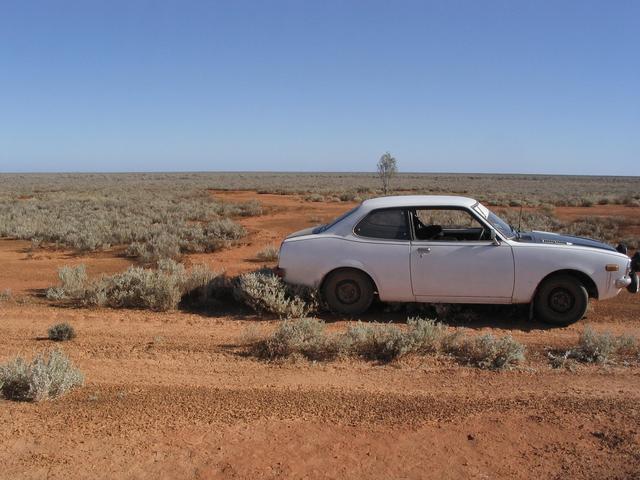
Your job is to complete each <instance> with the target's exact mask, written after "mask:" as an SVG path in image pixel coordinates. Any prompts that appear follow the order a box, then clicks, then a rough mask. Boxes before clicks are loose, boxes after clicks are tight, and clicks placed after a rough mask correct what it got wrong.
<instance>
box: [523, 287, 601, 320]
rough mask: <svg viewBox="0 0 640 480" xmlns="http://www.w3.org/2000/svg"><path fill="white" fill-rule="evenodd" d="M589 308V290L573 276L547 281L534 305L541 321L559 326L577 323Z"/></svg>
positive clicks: (539, 290)
mask: <svg viewBox="0 0 640 480" xmlns="http://www.w3.org/2000/svg"><path fill="white" fill-rule="evenodd" d="M588 306H589V294H588V293H587V289H586V288H585V287H584V285H583V284H582V283H581V282H580V280H578V279H577V278H575V277H573V276H571V275H554V276H553V277H550V278H548V279H546V280H545V281H544V282H543V283H542V284H541V285H540V287H539V288H538V293H537V294H536V298H535V301H534V305H533V307H534V310H535V312H536V317H537V318H538V319H539V320H541V321H543V322H545V323H550V324H552V325H557V326H566V325H570V324H572V323H574V322H577V321H578V320H580V319H581V318H582V317H583V316H584V314H585V313H586V312H587V307H588Z"/></svg>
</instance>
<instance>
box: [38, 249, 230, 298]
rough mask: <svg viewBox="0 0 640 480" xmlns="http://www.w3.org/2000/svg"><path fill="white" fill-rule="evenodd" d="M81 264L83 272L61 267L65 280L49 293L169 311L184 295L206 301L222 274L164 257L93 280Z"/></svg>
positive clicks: (62, 276) (56, 295)
mask: <svg viewBox="0 0 640 480" xmlns="http://www.w3.org/2000/svg"><path fill="white" fill-rule="evenodd" d="M81 267H82V269H80V270H79V271H78V272H80V273H81V274H82V275H80V274H79V273H78V272H75V274H73V275H71V274H69V271H70V270H69V269H68V267H64V268H63V269H61V272H65V273H64V275H63V274H62V273H61V275H60V278H61V280H62V284H61V286H59V287H53V288H50V289H49V291H48V293H47V297H48V298H50V299H53V300H69V301H75V302H77V303H80V304H82V305H89V306H107V307H112V308H142V309H150V310H156V311H167V310H171V309H174V308H176V307H177V306H178V304H179V303H180V301H181V300H182V298H183V297H185V296H189V297H190V299H191V300H192V301H196V302H202V301H204V300H205V299H206V298H207V297H208V296H210V295H211V293H212V292H211V290H212V288H213V285H214V283H215V282H214V280H215V279H216V278H217V277H219V276H220V274H219V273H216V272H212V271H211V270H209V269H208V268H207V267H205V266H202V265H200V266H195V267H194V268H192V269H191V270H190V271H187V270H186V269H185V267H184V265H182V264H181V263H177V262H175V261H173V260H168V259H163V260H160V261H159V262H158V268H157V269H147V268H142V267H135V266H132V267H129V268H128V269H127V270H126V271H124V272H122V273H117V274H115V275H111V276H104V277H101V278H99V279H97V280H94V281H91V282H90V281H88V280H87V277H86V274H85V273H84V267H83V266H81ZM78 268H79V267H78Z"/></svg>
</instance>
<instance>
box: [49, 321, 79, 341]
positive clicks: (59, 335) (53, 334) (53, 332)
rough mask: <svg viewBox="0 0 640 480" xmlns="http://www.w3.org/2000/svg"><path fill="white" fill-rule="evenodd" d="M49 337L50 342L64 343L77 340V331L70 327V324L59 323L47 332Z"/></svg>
mask: <svg viewBox="0 0 640 480" xmlns="http://www.w3.org/2000/svg"><path fill="white" fill-rule="evenodd" d="M47 336H48V337H49V340H53V341H55V342H64V341H66V340H72V339H74V338H76V331H75V329H74V328H73V327H72V326H71V325H69V324H68V323H66V322H64V323H57V324H55V325H52V326H51V327H49V330H47Z"/></svg>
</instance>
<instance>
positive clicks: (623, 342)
mask: <svg viewBox="0 0 640 480" xmlns="http://www.w3.org/2000/svg"><path fill="white" fill-rule="evenodd" d="M548 357H549V361H550V363H551V366H553V367H554V368H572V367H573V366H574V364H575V363H576V362H580V363H596V364H607V363H612V362H615V361H616V360H636V361H638V360H640V343H639V342H638V339H637V338H635V337H633V336H630V335H618V336H616V335H612V334H611V333H609V332H604V333H597V332H595V331H594V330H593V329H592V328H591V327H589V326H587V327H585V328H584V330H583V331H582V333H581V334H580V338H579V339H578V343H577V344H576V345H575V346H574V347H572V348H570V349H568V350H564V351H551V352H548Z"/></svg>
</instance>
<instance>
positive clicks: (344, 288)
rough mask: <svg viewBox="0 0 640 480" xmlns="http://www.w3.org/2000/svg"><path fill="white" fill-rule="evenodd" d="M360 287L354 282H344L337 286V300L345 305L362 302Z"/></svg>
mask: <svg viewBox="0 0 640 480" xmlns="http://www.w3.org/2000/svg"><path fill="white" fill-rule="evenodd" d="M361 295H362V292H361V291H360V286H359V285H358V284H357V283H356V282H354V281H353V280H343V281H341V282H339V283H338V284H337V285H336V298H337V299H338V300H339V301H340V303H343V304H345V305H352V304H354V303H356V302H357V301H358V300H360V296H361Z"/></svg>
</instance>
